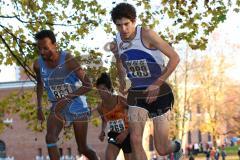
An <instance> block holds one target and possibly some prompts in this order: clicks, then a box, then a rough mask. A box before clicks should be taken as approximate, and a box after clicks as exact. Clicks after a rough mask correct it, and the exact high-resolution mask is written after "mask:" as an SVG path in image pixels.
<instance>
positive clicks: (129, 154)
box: [124, 153, 134, 160]
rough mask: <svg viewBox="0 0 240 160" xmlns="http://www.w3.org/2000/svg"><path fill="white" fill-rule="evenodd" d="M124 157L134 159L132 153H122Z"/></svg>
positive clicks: (127, 159)
mask: <svg viewBox="0 0 240 160" xmlns="http://www.w3.org/2000/svg"><path fill="white" fill-rule="evenodd" d="M124 158H125V160H134V158H132V153H124Z"/></svg>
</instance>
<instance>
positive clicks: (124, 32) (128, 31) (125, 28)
mask: <svg viewBox="0 0 240 160" xmlns="http://www.w3.org/2000/svg"><path fill="white" fill-rule="evenodd" d="M135 24H136V23H135V21H133V22H132V21H131V20H130V19H128V18H121V19H117V20H116V26H117V30H118V32H119V33H120V35H121V37H122V38H123V39H131V38H133V36H134V35H135Z"/></svg>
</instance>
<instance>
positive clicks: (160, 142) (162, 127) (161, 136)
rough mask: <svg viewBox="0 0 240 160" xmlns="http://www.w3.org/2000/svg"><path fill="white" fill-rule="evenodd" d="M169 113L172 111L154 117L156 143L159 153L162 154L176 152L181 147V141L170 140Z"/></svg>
mask: <svg viewBox="0 0 240 160" xmlns="http://www.w3.org/2000/svg"><path fill="white" fill-rule="evenodd" d="M169 115H170V111H168V112H167V113H165V114H164V115H161V116H157V117H154V118H153V126H154V144H155V148H156V150H157V152H158V154H159V155H161V156H165V155H168V154H170V153H172V152H176V151H178V150H180V148H181V144H180V143H179V144H178V142H176V141H171V140H169Z"/></svg>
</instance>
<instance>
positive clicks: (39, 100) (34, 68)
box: [33, 60, 45, 121]
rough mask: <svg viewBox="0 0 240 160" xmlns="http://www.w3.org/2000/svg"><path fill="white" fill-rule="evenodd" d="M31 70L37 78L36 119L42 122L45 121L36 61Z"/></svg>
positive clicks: (41, 84)
mask: <svg viewBox="0 0 240 160" xmlns="http://www.w3.org/2000/svg"><path fill="white" fill-rule="evenodd" d="M33 70H34V71H35V73H36V77H37V110H38V112H37V117H38V120H40V121H43V120H44V119H45V118H44V115H43V112H42V96H43V82H42V79H41V74H40V69H39V64H38V60H36V61H35V62H34V64H33Z"/></svg>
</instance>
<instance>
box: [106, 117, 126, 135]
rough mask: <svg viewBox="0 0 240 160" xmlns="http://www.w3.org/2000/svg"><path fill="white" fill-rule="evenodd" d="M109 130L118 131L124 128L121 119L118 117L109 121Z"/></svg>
mask: <svg viewBox="0 0 240 160" xmlns="http://www.w3.org/2000/svg"><path fill="white" fill-rule="evenodd" d="M108 123H109V128H110V131H113V132H117V133H120V132H122V131H124V130H125V125H124V121H123V119H118V120H115V121H109V122H108Z"/></svg>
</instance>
